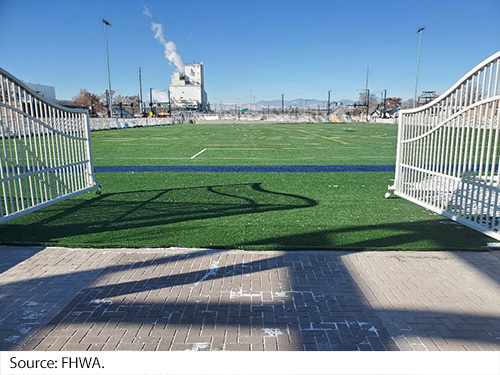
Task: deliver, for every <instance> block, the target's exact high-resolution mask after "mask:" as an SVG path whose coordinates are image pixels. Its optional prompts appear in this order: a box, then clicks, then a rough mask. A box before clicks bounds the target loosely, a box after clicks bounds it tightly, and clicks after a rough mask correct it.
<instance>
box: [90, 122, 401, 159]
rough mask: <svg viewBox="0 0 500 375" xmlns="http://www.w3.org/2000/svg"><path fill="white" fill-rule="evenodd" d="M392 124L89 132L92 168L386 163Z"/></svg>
mask: <svg viewBox="0 0 500 375" xmlns="http://www.w3.org/2000/svg"><path fill="white" fill-rule="evenodd" d="M396 131H397V126H396V125H393V124H344V123H340V124H337V123H333V124H265V123H259V124H238V125H230V124H224V125H217V124H203V125H173V126H161V127H149V128H139V129H125V130H111V131H103V132H95V133H93V134H92V141H93V144H94V161H95V165H98V166H100V165H106V166H118V165H121V166H124V165H183V166H190V165H332V164H333V165H353V164H391V165H394V162H395V157H396V153H395V150H396V133H397V132H396Z"/></svg>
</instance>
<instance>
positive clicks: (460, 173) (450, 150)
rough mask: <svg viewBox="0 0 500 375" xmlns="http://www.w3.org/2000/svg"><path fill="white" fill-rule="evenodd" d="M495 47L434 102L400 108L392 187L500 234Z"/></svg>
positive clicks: (499, 58)
mask: <svg viewBox="0 0 500 375" xmlns="http://www.w3.org/2000/svg"><path fill="white" fill-rule="evenodd" d="M499 70H500V52H498V53H496V54H494V55H493V56H491V57H490V58H488V59H486V60H485V61H483V62H482V63H481V64H479V65H478V66H477V67H475V68H474V69H472V70H471V71H470V72H469V73H467V74H466V75H465V76H464V77H463V78H462V79H461V80H460V81H458V82H457V83H456V84H455V85H454V86H453V87H452V88H451V89H449V90H448V91H447V92H445V93H444V94H443V95H441V96H440V97H439V98H437V99H435V100H434V101H432V102H430V103H428V104H426V105H424V106H422V107H418V108H415V109H412V110H404V111H401V115H400V118H399V128H398V149H397V157H396V175H395V181H394V186H391V187H390V189H391V190H394V193H395V194H396V195H398V196H400V197H403V198H406V199H408V200H410V201H412V202H414V203H417V204H419V205H421V206H423V207H425V208H428V209H430V210H432V211H435V212H437V213H440V214H442V215H444V216H446V217H449V218H450V219H453V220H456V221H457V222H460V223H462V224H464V225H466V226H469V227H471V228H474V229H476V230H478V231H481V232H483V233H485V234H487V235H489V236H491V237H494V238H496V239H500V234H499V226H500V201H499V193H500V189H499V186H500V177H499V156H500V153H499V122H500V109H499V108H500V87H499Z"/></svg>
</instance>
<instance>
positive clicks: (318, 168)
mask: <svg viewBox="0 0 500 375" xmlns="http://www.w3.org/2000/svg"><path fill="white" fill-rule="evenodd" d="M395 169H396V167H395V166H394V165H241V166H240V165H220V166H205V165H203V166H202V165H191V166H177V165H175V166H174V165H172V166H170V165H167V166H161V165H159V166H154V165H145V166H109V167H106V166H96V167H94V171H95V172H97V173H114V172H245V173H248V172H301V173H304V172H394V171H395Z"/></svg>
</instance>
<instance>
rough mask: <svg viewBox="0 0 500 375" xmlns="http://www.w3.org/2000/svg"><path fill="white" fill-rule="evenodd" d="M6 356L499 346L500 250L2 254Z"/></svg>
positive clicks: (1, 338) (0, 299)
mask: <svg viewBox="0 0 500 375" xmlns="http://www.w3.org/2000/svg"><path fill="white" fill-rule="evenodd" d="M0 272H2V273H1V274H0V349H1V350H245V351H246V350H266V351H267V350H500V252H498V251H492V252H481V253H468V252H408V251H406V252H318V251H308V252H279V251H259V252H244V251H237V250H231V251H227V250H202V249H199V250H196V249H190V250H187V249H111V250H102V249H101V250H96V249H63V248H46V249H43V248H16V247H7V246H0Z"/></svg>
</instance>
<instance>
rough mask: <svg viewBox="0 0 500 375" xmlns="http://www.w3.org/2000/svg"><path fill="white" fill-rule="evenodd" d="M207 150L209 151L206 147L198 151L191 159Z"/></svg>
mask: <svg viewBox="0 0 500 375" xmlns="http://www.w3.org/2000/svg"><path fill="white" fill-rule="evenodd" d="M205 151H207V149H206V148H204V149H203V150H201V151H200V152H198V153H196V154H194V155H193V156H191V159H194V158H195V157H197V156H198V155H200V154H202V153H204V152H205Z"/></svg>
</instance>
